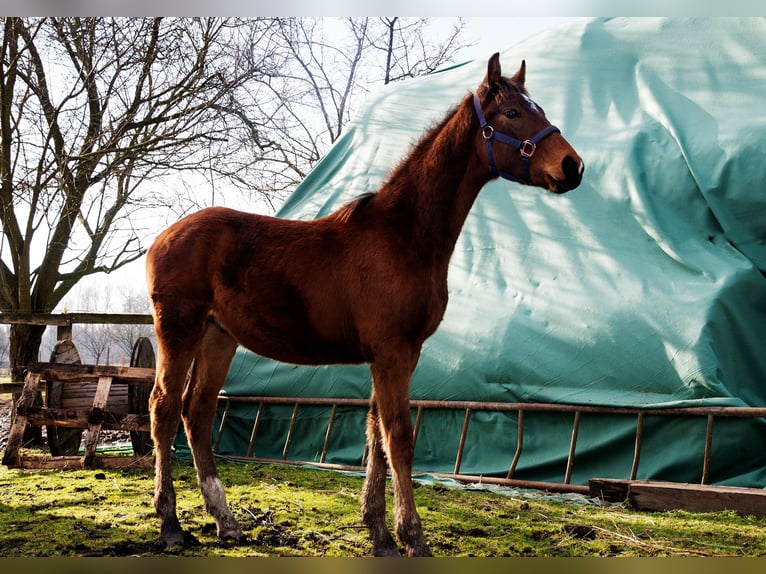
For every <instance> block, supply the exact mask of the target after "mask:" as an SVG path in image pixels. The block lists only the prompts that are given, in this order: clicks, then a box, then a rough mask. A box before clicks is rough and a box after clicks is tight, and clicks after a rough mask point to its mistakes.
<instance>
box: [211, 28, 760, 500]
mask: <svg viewBox="0 0 766 574" xmlns="http://www.w3.org/2000/svg"><path fill="white" fill-rule="evenodd" d="M503 42H507V43H508V44H512V39H507V40H505V39H504V40H503ZM503 48H505V49H503ZM498 49H500V51H501V63H502V64H503V67H504V68H503V69H504V72H505V73H506V74H507V75H511V74H512V73H513V72H515V70H516V69H517V68H518V66H519V64H520V62H521V60H522V59H526V62H527V88H528V89H529V91H530V93H531V95H532V97H533V98H534V99H535V101H537V102H538V103H539V104H540V105H541V106H542V107H543V108H544V109H545V110H546V114H547V116H548V117H549V119H550V120H551V121H552V123H554V124H556V125H557V126H558V127H559V128H560V129H561V131H562V133H563V134H564V136H565V137H566V138H567V139H568V140H569V141H570V142H571V143H572V144H573V146H574V147H575V148H576V149H577V151H578V152H579V153H580V154H581V156H582V157H583V159H584V161H585V163H586V171H585V177H584V180H583V183H582V185H581V186H580V187H579V188H578V189H576V190H575V191H573V192H571V193H569V194H567V195H565V196H554V195H552V194H549V193H547V192H545V191H543V190H540V189H537V188H531V187H525V186H522V185H519V184H515V183H510V182H506V181H503V180H498V181H494V182H492V183H490V184H489V185H487V186H486V187H485V188H484V190H483V191H482V192H481V194H480V195H479V198H478V200H477V202H476V204H475V206H474V208H473V210H472V212H471V214H470V216H469V217H468V219H467V221H466V223H465V227H464V230H463V233H462V235H461V237H460V239H459V241H458V244H457V246H456V249H455V253H454V256H453V259H452V263H451V267H450V275H449V287H450V304H449V307H448V309H447V313H446V316H445V318H444V322H443V323H442V325H441V326H440V328H439V330H438V331H437V332H436V334H435V335H433V337H432V338H431V339H429V340H428V341H427V342H426V345H425V347H424V349H423V354H422V358H421V360H420V363H419V366H418V368H417V370H416V372H415V375H414V377H413V381H412V398H417V399H437V400H470V401H502V402H545V403H574V404H584V405H609V406H638V407H647V408H648V407H653V408H654V407H679V406H701V405H722V406H755V407H763V406H766V345H765V344H764V341H766V277H765V276H764V272H766V112H765V111H764V110H766V20H764V19H760V18H758V19H755V18H753V19H744V20H738V19H690V20H689V19H684V20H680V19H670V20H667V19H643V18H639V19H613V20H594V21H590V22H580V23H576V24H573V25H569V26H567V27H563V28H559V29H556V30H553V31H549V32H545V33H543V34H540V35H537V36H535V37H533V38H531V39H529V40H526V41H524V42H522V43H519V44H515V45H512V46H511V47H505V46H502V45H500V46H498ZM489 55H490V54H487V57H489ZM485 72H486V60H481V61H473V62H469V63H466V64H464V65H462V66H457V67H454V68H451V69H447V70H444V71H441V72H438V73H434V74H431V75H429V76H427V77H423V78H418V79H414V80H409V81H406V82H402V83H399V84H395V85H391V86H389V87H387V88H386V89H384V90H381V91H380V92H378V93H376V94H374V95H372V96H370V97H369V99H368V103H367V105H366V109H365V111H363V112H362V113H360V114H359V116H358V117H357V118H356V119H355V120H354V121H353V122H352V123H351V124H350V125H349V126H348V127H347V129H346V131H345V133H344V135H343V136H342V137H341V138H340V140H339V141H338V142H337V143H336V145H335V146H334V147H333V148H332V149H331V150H330V151H329V153H328V154H327V156H326V157H325V158H324V159H323V160H322V161H321V162H320V163H319V164H318V165H317V166H316V168H315V169H314V170H313V171H312V172H311V174H310V175H309V176H308V177H307V178H306V180H305V181H304V182H303V183H302V184H301V185H300V186H299V187H298V188H297V190H296V191H295V193H294V194H293V195H292V196H291V197H290V198H289V199H288V201H287V202H286V203H285V205H284V206H283V208H282V209H281V211H280V212H279V214H278V215H279V216H281V217H287V218H297V219H311V218H315V217H319V216H322V215H325V214H327V213H329V212H331V211H333V210H335V209H337V208H338V207H340V206H341V205H342V204H344V203H345V202H347V201H349V200H351V199H352V198H354V197H355V196H357V195H359V194H361V193H365V192H369V191H374V190H376V189H377V188H378V187H379V185H380V183H381V181H382V180H383V179H384V178H385V176H386V174H387V173H388V172H389V170H391V168H392V167H393V166H394V165H396V164H397V163H398V162H399V160H400V159H401V158H402V156H404V155H405V154H406V153H407V151H408V149H409V148H410V146H411V145H412V143H413V142H414V141H416V140H417V138H418V137H419V136H420V134H421V133H423V131H424V130H425V129H426V128H427V127H429V126H431V125H433V124H434V123H435V122H436V121H437V120H439V119H440V118H441V117H442V116H443V115H444V114H445V113H446V112H447V111H448V110H449V109H450V108H451V107H452V106H454V105H455V104H457V103H458V102H459V101H460V100H461V99H462V98H463V97H464V96H465V95H466V94H467V93H468V92H469V91H472V90H474V89H475V88H476V87H477V86H478V84H479V83H480V81H481V79H482V78H483V76H484V74H485ZM253 319H254V320H257V317H254V318H253ZM369 389H370V382H369V373H368V369H367V367H366V366H332V367H318V368H307V367H295V366H292V365H284V364H279V363H275V362H272V361H269V360H266V359H263V358H259V357H256V356H254V355H252V354H251V353H249V352H246V351H244V350H240V351H238V353H237V355H236V357H235V359H234V362H233V364H232V367H231V370H230V372H229V377H228V380H227V383H226V386H225V388H224V393H225V394H228V395H270V396H311V397H324V396H329V397H361V398H366V397H368V395H369ZM255 410H256V409H255V407H232V408H231V409H230V412H229V413H228V421H227V430H226V431H225V433H223V436H222V440H221V442H220V444H219V452H221V453H224V454H226V453H228V454H244V453H245V451H246V450H247V447H248V443H249V439H250V431H251V428H252V424H253V419H254V417H255ZM291 412H292V409H291V408H289V407H268V408H266V409H265V411H264V413H263V420H262V422H261V425H260V427H259V430H258V440H257V441H256V447H255V450H254V453H253V454H254V455H256V456H264V457H273V458H279V457H280V456H281V450H282V447H283V444H284V437H285V433H286V425H287V424H288V421H289V418H290V415H291ZM328 412H329V409H304V410H302V411H301V414H300V416H299V422H298V424H297V425H296V428H295V435H294V437H293V441H292V444H291V447H290V458H304V459H308V460H315V459H316V458H317V457H318V453H319V451H320V449H321V447H322V442H323V440H324V434H325V428H326V424H327V416H328ZM463 416H464V415H463V413H462V412H454V413H441V414H438V413H430V412H429V413H427V414H426V415H425V417H424V421H423V424H422V427H421V430H420V434H419V436H418V442H417V448H416V459H415V467H416V468H417V469H419V470H425V471H431V472H450V471H451V470H452V469H453V466H454V462H455V453H456V449H457V442H458V440H459V435H460V429H461V426H462V423H463ZM363 421H364V411H363V410H359V409H352V408H343V409H340V410H339V413H338V418H337V421H336V423H335V427H334V429H333V435H332V440H331V449H330V452H329V454H328V459H327V462H335V463H340V464H359V461H360V456H361V453H362V450H363V445H364V422H363ZM635 424H636V423H635V419H634V418H626V417H621V416H616V415H615V416H611V415H610V416H607V417H597V416H595V415H585V416H583V418H582V422H581V427H580V432H579V438H578V443H577V454H576V459H575V460H576V463H575V467H574V474H573V475H572V482H574V483H586V481H587V479H588V478H590V477H595V476H599V477H616V478H626V477H627V476H628V474H629V472H630V467H631V462H632V459H633V442H634V437H635ZM516 425H517V418H516V414H499V413H478V412H477V413H475V414H474V417H473V418H472V419H471V423H470V426H469V432H468V436H467V443H466V444H467V446H466V450H465V453H464V455H463V461H462V467H461V471H462V472H465V473H472V474H483V475H498V476H505V473H506V472H507V470H508V467H509V465H510V462H511V459H512V457H513V454H514V450H515V446H516ZM571 425H572V415H562V414H550V413H548V414H534V413H532V414H529V415H528V416H526V417H525V420H524V433H525V438H524V441H525V442H524V451H523V455H522V457H521V459H520V460H519V465H518V467H517V471H516V475H515V478H519V479H526V480H543V481H555V482H560V481H562V480H563V469H564V466H565V461H566V456H567V449H568V445H569V440H570V435H571ZM705 425H706V421H705V419H704V418H693V417H676V418H671V419H666V418H660V417H652V416H648V417H647V418H646V421H645V427H644V444H643V450H642V454H641V461H640V467H639V471H638V478H657V479H664V480H675V481H681V482H686V481H688V482H699V480H700V473H701V471H702V456H703V444H704V437H705V428H706V427H705ZM714 430H715V433H714V440H713V459H712V465H711V468H710V482H711V483H720V484H738V485H741V486H756V487H761V486H764V485H766V449H765V448H764V445H765V444H766V424H765V423H764V420H763V419H753V420H731V419H727V420H722V419H717V420H716V423H715V427H714Z"/></svg>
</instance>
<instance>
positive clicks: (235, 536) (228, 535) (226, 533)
mask: <svg viewBox="0 0 766 574" xmlns="http://www.w3.org/2000/svg"><path fill="white" fill-rule="evenodd" d="M218 538H219V539H220V540H221V541H222V542H233V543H235V544H241V543H242V542H243V541H244V540H245V535H244V534H242V531H241V530H240V529H236V530H223V531H219V532H218Z"/></svg>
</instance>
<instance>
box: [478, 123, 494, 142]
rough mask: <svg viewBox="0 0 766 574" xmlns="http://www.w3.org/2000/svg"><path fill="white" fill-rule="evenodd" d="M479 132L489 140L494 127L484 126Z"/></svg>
mask: <svg viewBox="0 0 766 574" xmlns="http://www.w3.org/2000/svg"><path fill="white" fill-rule="evenodd" d="M481 133H482V135H483V136H484V139H485V140H487V141H489V140H491V139H492V136H493V135H494V134H495V128H493V127H492V126H484V127H483V128H482V129H481Z"/></svg>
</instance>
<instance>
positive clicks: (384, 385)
mask: <svg viewBox="0 0 766 574" xmlns="http://www.w3.org/2000/svg"><path fill="white" fill-rule="evenodd" d="M397 351H399V352H395V353H391V354H389V355H388V358H389V360H387V361H380V360H376V361H375V362H374V363H373V364H372V365H371V372H372V384H373V388H374V396H375V404H376V406H377V409H378V417H379V428H380V437H381V438H382V441H381V442H382V447H383V451H384V453H385V454H386V457H387V458H388V462H389V465H390V467H391V481H392V483H393V487H394V530H395V532H396V535H397V537H398V538H399V541H400V542H401V543H402V544H403V545H404V547H405V549H406V551H407V554H408V555H409V556H431V549H430V547H429V545H428V543H427V542H426V539H425V537H424V536H423V528H422V526H421V523H420V516H419V515H418V511H417V509H416V508H415V497H414V495H413V491H412V461H413V458H414V451H415V449H414V445H413V442H412V419H411V415H410V398H409V389H410V377H411V376H412V372H413V371H414V370H415V365H416V364H417V359H418V356H419V353H418V352H409V353H408V352H407V350H402V349H398V350H397ZM408 359H409V360H408Z"/></svg>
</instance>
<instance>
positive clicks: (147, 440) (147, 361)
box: [128, 337, 155, 456]
mask: <svg viewBox="0 0 766 574" xmlns="http://www.w3.org/2000/svg"><path fill="white" fill-rule="evenodd" d="M130 366H131V367H151V368H154V367H155V359H154V348H153V347H152V342H151V341H150V340H149V339H148V338H147V337H139V339H138V341H136V344H135V345H134V346H133V353H132V355H131V357H130ZM151 392H152V388H151V387H148V386H146V385H130V386H128V412H130V413H133V414H137V415H145V414H147V413H148V412H149V395H150V394H151ZM130 442H131V444H132V445H133V454H135V455H137V456H145V455H148V454H151V452H152V449H153V448H154V443H152V435H151V433H149V432H145V431H130Z"/></svg>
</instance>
